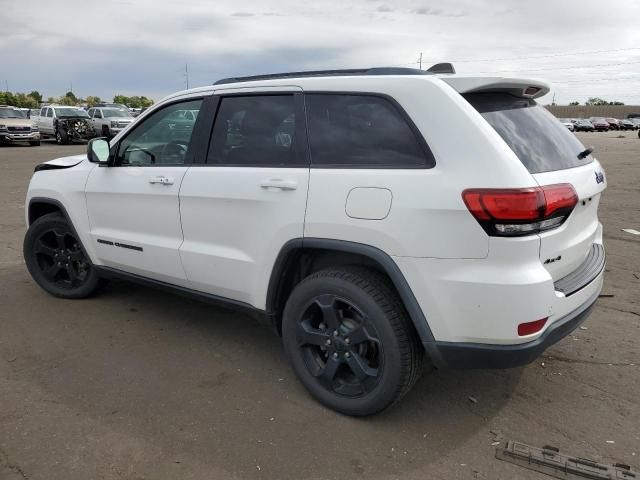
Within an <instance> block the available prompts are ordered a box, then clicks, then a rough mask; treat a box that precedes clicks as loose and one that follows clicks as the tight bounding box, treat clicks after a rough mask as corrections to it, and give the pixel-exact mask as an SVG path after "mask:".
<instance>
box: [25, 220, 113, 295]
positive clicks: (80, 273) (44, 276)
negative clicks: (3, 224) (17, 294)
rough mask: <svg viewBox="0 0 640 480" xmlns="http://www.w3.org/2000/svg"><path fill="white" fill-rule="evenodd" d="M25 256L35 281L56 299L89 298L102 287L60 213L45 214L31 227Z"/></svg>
mask: <svg viewBox="0 0 640 480" xmlns="http://www.w3.org/2000/svg"><path fill="white" fill-rule="evenodd" d="M23 254H24V260H25V262H26V264H27V269H28V270H29V273H30V274H31V276H32V277H33V279H34V280H35V282H36V283H37V284H38V285H39V286H40V287H41V288H42V289H43V290H45V291H46V292H48V293H50V294H51V295H53V296H56V297H60V298H86V297H89V296H91V295H92V294H94V293H95V292H96V291H97V290H98V288H99V286H100V284H101V281H100V277H99V275H98V272H97V271H96V269H95V268H94V267H93V265H92V264H91V261H90V260H89V259H88V258H87V257H86V256H85V254H84V250H83V249H82V246H81V244H80V241H79V240H78V239H77V238H76V236H75V233H74V230H73V228H72V227H71V225H70V224H69V222H67V220H66V219H65V218H64V217H63V216H62V215H61V214H59V213H49V214H47V215H43V216H42V217H40V218H38V219H37V220H36V221H35V222H33V223H32V224H31V226H30V227H29V229H28V230H27V233H26V235H25V237H24V245H23Z"/></svg>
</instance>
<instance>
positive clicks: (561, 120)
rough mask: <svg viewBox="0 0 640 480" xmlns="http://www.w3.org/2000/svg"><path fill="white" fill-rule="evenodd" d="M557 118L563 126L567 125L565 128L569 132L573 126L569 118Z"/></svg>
mask: <svg viewBox="0 0 640 480" xmlns="http://www.w3.org/2000/svg"><path fill="white" fill-rule="evenodd" d="M559 120H560V123H562V124H563V125H564V126H565V127H567V129H568V130H569V131H570V132H573V130H574V126H573V122H572V121H571V119H570V118H560V119H559Z"/></svg>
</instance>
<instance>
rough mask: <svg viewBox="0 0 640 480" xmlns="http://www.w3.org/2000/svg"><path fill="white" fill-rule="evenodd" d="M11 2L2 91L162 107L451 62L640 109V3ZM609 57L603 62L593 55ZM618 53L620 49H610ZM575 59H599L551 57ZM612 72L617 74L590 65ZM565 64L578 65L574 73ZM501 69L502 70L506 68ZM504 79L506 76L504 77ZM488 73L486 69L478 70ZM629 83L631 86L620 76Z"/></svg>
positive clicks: (0, 34)
mask: <svg viewBox="0 0 640 480" xmlns="http://www.w3.org/2000/svg"><path fill="white" fill-rule="evenodd" d="M29 5H30V9H32V10H33V11H36V12H38V15H34V16H33V17H31V18H29V19H28V20H26V19H25V17H24V8H23V7H22V6H21V5H20V2H5V3H3V7H2V18H3V27H2V29H0V46H2V51H3V57H2V60H1V65H0V83H4V80H7V81H8V83H9V88H10V89H12V90H18V91H30V90H32V89H38V90H40V91H41V92H43V93H44V94H45V95H46V96H49V95H51V96H57V95H61V94H63V93H64V92H65V91H66V90H68V88H69V84H70V82H73V85H74V90H75V91H76V93H77V94H78V95H81V96H87V95H94V94H97V95H100V96H102V97H103V98H110V97H111V96H112V95H114V94H115V93H127V94H142V95H152V96H154V97H155V98H159V97H161V96H164V95H165V94H168V93H171V92H172V91H175V90H179V89H181V88H183V86H184V84H185V77H184V67H185V64H189V70H190V84H191V85H192V86H196V85H203V84H209V83H212V82H213V81H214V80H216V79H217V78H220V77H222V76H233V75H248V74H256V73H266V72H277V71H286V70H304V69H321V68H352V67H367V66H376V65H378V66H379V65H399V66H408V67H410V66H417V63H416V61H417V59H418V56H419V54H420V52H422V54H423V59H424V65H425V66H428V65H429V64H431V63H437V62H441V61H453V62H454V64H455V66H456V69H457V71H458V72H459V73H462V74H478V73H481V72H482V74H483V75H486V74H489V73H493V74H496V75H505V76H518V77H525V78H528V77H534V78H543V79H545V80H548V81H550V82H551V83H552V85H553V87H554V92H555V93H556V100H557V101H559V102H564V103H567V102H569V101H572V100H580V101H584V100H585V99H586V98H587V97H588V96H601V97H604V98H607V99H610V100H613V99H617V100H622V101H624V102H626V103H637V104H640V63H632V62H639V61H640V29H638V28H637V25H636V24H637V22H635V21H632V20H631V19H636V18H640V3H639V2H632V1H629V2H610V3H608V4H606V7H603V3H602V2H601V0H565V1H563V2H561V3H558V2H557V1H556V0H538V3H537V4H536V7H535V8H524V7H521V6H519V5H518V6H517V7H516V6H514V3H513V1H512V0H449V1H447V2H446V3H445V2H438V3H435V2H432V1H429V0H397V1H395V2H386V1H384V0H350V1H348V2H345V1H344V0H340V1H339V0H313V1H312V0H244V1H243V2H242V3H241V4H240V3H238V2H237V1H233V2H232V1H228V0H220V1H216V2H215V3H214V2H210V1H207V0H182V1H181V2H180V3H176V2H169V1H167V0H132V1H125V2H115V3H114V2H105V1H99V0H65V8H60V6H59V4H58V3H57V2H52V1H50V0H30V2H29ZM633 48H635V50H633ZM601 50H607V52H601V53H597V51H601ZM609 50H615V51H609ZM567 52H569V53H570V52H574V53H575V52H591V53H582V54H580V55H568V56H554V55H557V54H559V53H567ZM609 63H617V64H619V65H617V66H616V65H614V66H609V67H595V66H593V65H598V64H609ZM568 67H571V68H568ZM503 71H504V72H503ZM507 71H508V72H507ZM484 72H489V73H484ZM622 79H624V80H622Z"/></svg>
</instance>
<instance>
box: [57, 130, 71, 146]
mask: <svg viewBox="0 0 640 480" xmlns="http://www.w3.org/2000/svg"><path fill="white" fill-rule="evenodd" d="M56 143H57V144H58V145H69V136H68V135H67V133H66V132H64V131H63V130H59V129H57V128H56Z"/></svg>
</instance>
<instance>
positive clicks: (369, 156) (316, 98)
mask: <svg viewBox="0 0 640 480" xmlns="http://www.w3.org/2000/svg"><path fill="white" fill-rule="evenodd" d="M306 107H307V112H308V118H309V143H310V145H311V161H312V163H313V164H314V165H324V166H354V167H361V166H368V167H372V168H399V167H405V168H416V167H421V168H424V167H432V166H433V162H432V161H431V160H429V161H428V157H427V155H426V154H425V151H424V149H423V148H422V146H421V145H420V143H419V141H418V138H417V137H416V135H415V134H414V133H413V131H412V130H411V128H410V127H409V125H408V124H407V122H406V121H405V119H404V118H403V117H402V115H401V114H400V112H399V111H398V109H397V108H396V107H395V106H394V105H393V104H392V103H391V102H390V101H389V100H386V99H385V98H382V97H374V96H368V95H336V94H333V95H330V94H310V95H307V96H306Z"/></svg>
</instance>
